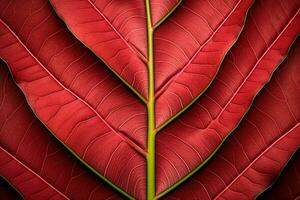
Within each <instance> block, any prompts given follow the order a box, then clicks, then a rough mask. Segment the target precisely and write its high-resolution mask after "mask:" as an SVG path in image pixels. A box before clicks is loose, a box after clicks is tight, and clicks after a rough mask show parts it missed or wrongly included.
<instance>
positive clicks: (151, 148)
mask: <svg viewBox="0 0 300 200" xmlns="http://www.w3.org/2000/svg"><path fill="white" fill-rule="evenodd" d="M145 1H146V2H145V3H146V17H147V43H148V101H147V114H148V131H147V133H148V140H147V152H148V154H147V161H146V162H147V199H148V200H152V199H155V133H156V130H155V99H154V98H155V97H154V92H155V91H154V90H155V89H154V88H155V86H154V57H153V31H154V28H153V25H152V19H151V9H150V0H145Z"/></svg>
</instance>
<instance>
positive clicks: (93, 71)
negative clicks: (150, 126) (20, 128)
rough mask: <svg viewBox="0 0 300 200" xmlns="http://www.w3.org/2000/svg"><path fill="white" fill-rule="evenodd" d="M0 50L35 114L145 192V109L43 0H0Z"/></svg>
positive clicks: (108, 171) (102, 168)
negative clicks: (9, 0) (8, 0)
mask: <svg viewBox="0 0 300 200" xmlns="http://www.w3.org/2000/svg"><path fill="white" fill-rule="evenodd" d="M0 13H1V16H2V17H1V21H0V55H1V56H2V57H3V58H4V59H5V60H6V61H7V63H8V64H9V67H10V69H11V71H12V74H13V75H14V78H15V80H16V82H17V83H18V85H19V87H20V88H21V89H22V91H23V92H24V93H25V96H26V98H27V100H28V102H29V104H30V106H31V107H32V108H33V110H34V112H35V113H36V114H37V116H38V117H39V118H40V119H41V120H42V122H43V123H44V124H45V125H46V126H47V127H48V128H49V129H50V130H51V131H52V132H53V133H54V134H55V136H56V137H57V138H58V139H59V140H60V141H62V142H63V143H64V144H65V145H67V146H68V147H69V148H71V149H72V151H74V153H76V154H77V155H78V156H79V157H80V158H81V159H82V160H83V161H84V162H86V163H88V164H89V165H90V166H91V167H92V168H94V169H95V171H97V172H98V173H100V174H101V175H103V176H105V177H106V178H107V179H109V180H110V181H112V182H113V183H114V184H115V185H117V186H119V187H121V188H122V189H123V190H125V191H127V192H128V193H130V194H132V195H134V196H136V197H139V198H143V197H144V195H145V159H144V156H145V149H144V148H145V146H146V131H145V130H146V111H145V107H144V106H143V105H142V103H141V102H140V101H139V100H138V99H137V98H135V96H134V95H133V94H132V93H131V92H130V91H129V90H128V89H127V88H126V87H125V86H124V85H123V84H122V82H120V81H119V80H118V79H117V78H115V77H114V76H113V74H112V73H111V72H109V71H108V70H106V69H105V67H103V65H102V64H101V63H100V62H99V61H98V59H97V58H96V57H95V56H93V55H91V53H90V52H89V51H88V50H86V49H85V48H84V47H83V46H82V45H81V44H80V43H79V42H78V41H76V39H75V38H74V37H72V35H71V34H69V33H68V32H67V31H66V30H65V28H64V27H63V26H62V23H61V22H60V21H59V20H58V19H57V17H56V16H55V15H54V13H53V10H52V9H51V6H50V5H49V4H48V2H45V1H44V0H36V1H33V2H31V3H28V1H26V0H24V1H13V2H7V1H2V2H1V3H0Z"/></svg>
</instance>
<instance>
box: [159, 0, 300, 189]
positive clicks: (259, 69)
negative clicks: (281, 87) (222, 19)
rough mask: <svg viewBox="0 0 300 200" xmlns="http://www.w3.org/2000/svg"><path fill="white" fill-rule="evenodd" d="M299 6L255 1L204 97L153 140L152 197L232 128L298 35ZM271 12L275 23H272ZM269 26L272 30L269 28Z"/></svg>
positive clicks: (203, 157)
mask: <svg viewBox="0 0 300 200" xmlns="http://www.w3.org/2000/svg"><path fill="white" fill-rule="evenodd" d="M299 3H300V2H299V1H298V0H294V1H289V2H286V3H284V5H281V4H274V3H273V1H272V0H261V1H257V2H256V4H254V6H253V7H252V9H251V10H250V13H249V19H248V20H247V23H246V25H245V28H244V30H243V32H242V34H241V36H240V38H239V40H238V42H237V43H236V44H235V46H234V47H233V48H232V49H231V50H230V52H229V54H228V56H227V57H226V58H225V60H224V63H223V65H222V67H221V69H220V72H219V74H218V75H217V76H216V78H215V80H214V82H213V83H212V84H211V86H210V87H209V89H208V90H207V92H206V93H205V94H204V95H203V96H202V97H200V99H199V100H198V101H197V102H196V103H195V105H194V106H193V107H192V108H190V109H189V110H188V111H187V112H186V113H185V114H184V115H183V116H182V117H181V118H179V119H178V121H176V122H174V123H173V124H171V125H170V126H169V127H167V128H166V129H165V130H163V131H162V132H161V133H159V134H158V136H157V139H156V141H157V154H156V156H157V157H156V158H157V159H156V163H157V165H156V171H157V174H156V178H157V193H158V194H159V193H160V192H162V191H164V190H166V189H167V188H168V187H170V186H171V185H173V184H175V183H176V182H177V181H179V180H181V179H182V177H184V176H186V175H187V174H189V173H191V172H193V170H194V169H195V168H197V167H198V168H199V165H200V167H201V163H203V162H205V161H206V160H207V159H208V158H209V157H210V156H211V155H212V153H213V152H214V151H215V150H216V149H217V147H218V146H219V145H220V144H221V142H222V141H223V140H224V139H225V138H226V137H227V136H228V135H229V133H230V132H231V131H232V130H233V129H234V128H235V127H236V126H237V125H238V123H239V122H240V120H241V118H242V117H243V116H244V114H245V113H246V112H247V110H248V109H249V106H250V104H251V102H252V100H253V98H254V97H255V95H256V94H257V93H258V91H259V90H260V89H261V88H262V87H263V86H264V84H266V82H267V81H268V80H269V78H270V76H271V75H272V73H273V71H274V70H275V69H276V67H277V65H278V64H279V63H280V62H281V61H282V60H283V58H284V57H285V56H286V53H287V50H288V48H289V46H290V45H291V44H292V42H293V41H294V40H295V37H296V35H297V34H298V33H299V32H300V26H299V24H300V13H299V11H300V9H299V8H300V4H299ZM283 8H284V9H283ZM271 12H272V13H276V14H277V15H278V16H280V17H278V18H276V19H275V18H273V17H272V15H269V13H271ZM286 13H290V15H287V14H286ZM279 19H280V20H279ZM274 20H276V24H277V26H276V27H273V26H272V27H270V24H273V22H274ZM174 147H176V148H174Z"/></svg>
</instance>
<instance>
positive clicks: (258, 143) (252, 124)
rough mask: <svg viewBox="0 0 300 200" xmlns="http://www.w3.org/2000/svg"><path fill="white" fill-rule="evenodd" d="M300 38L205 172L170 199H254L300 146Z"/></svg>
mask: <svg viewBox="0 0 300 200" xmlns="http://www.w3.org/2000/svg"><path fill="white" fill-rule="evenodd" d="M299 58H300V40H298V42H297V44H296V45H295V49H294V51H293V52H292V53H291V56H290V57H289V58H288V59H287V60H286V61H285V63H284V64H283V65H282V66H281V67H280V70H278V71H277V72H276V74H275V75H274V77H273V78H272V80H271V82H270V83H269V84H268V85H267V86H266V88H264V89H263V91H262V92H261V94H259V95H258V97H257V99H256V100H255V102H254V104H253V106H252V108H251V110H250V111H249V113H248V114H247V116H246V117H245V118H244V120H243V122H242V123H241V125H240V126H239V127H238V129H237V130H236V131H234V132H233V133H232V136H230V137H229V138H228V141H225V144H224V146H223V147H221V149H220V151H219V152H217V153H216V155H215V157H214V158H213V159H212V160H211V162H210V163H208V164H207V166H205V167H204V169H203V170H202V171H199V172H198V173H197V174H195V175H194V176H193V177H192V178H191V179H190V180H189V181H187V182H186V183H185V184H184V185H183V187H181V188H179V189H177V190H175V191H174V192H173V193H172V194H170V195H169V196H168V198H167V199H182V198H185V197H186V196H189V197H190V198H191V199H203V200H205V199H253V198H254V197H255V196H256V194H257V193H259V192H261V191H262V190H263V189H265V188H266V187H267V186H268V185H270V184H271V183H272V181H273V180H274V178H275V177H276V176H277V174H278V173H279V172H280V171H281V169H282V168H283V167H284V165H285V163H286V162H287V161H288V160H289V158H290V157H291V155H292V154H293V152H294V151H295V150H296V149H297V147H299V145H300V109H299V102H300V87H299V86H300V76H299V74H300V68H299V67H298V66H299Z"/></svg>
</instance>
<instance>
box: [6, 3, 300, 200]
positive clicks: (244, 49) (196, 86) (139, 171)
mask: <svg viewBox="0 0 300 200" xmlns="http://www.w3.org/2000/svg"><path fill="white" fill-rule="evenodd" d="M0 2H1V3H0V16H1V19H0V56H1V57H3V58H4V59H5V60H6V61H7V63H8V64H9V67H10V70H11V72H12V74H13V76H14V78H15V80H16V83H17V84H18V86H19V87H20V88H21V89H22V91H23V93H24V94H25V96H26V98H27V100H28V103H29V105H30V106H31V107H32V109H33V111H34V113H35V114H36V115H37V117H38V118H39V119H40V120H41V121H42V122H43V123H44V124H45V125H46V126H47V127H48V128H49V129H50V130H51V132H52V133H53V134H54V135H55V137H57V138H58V139H59V140H60V142H62V143H63V144H64V145H65V146H66V147H67V148H69V149H70V150H71V151H72V152H73V153H74V155H75V156H76V157H77V158H78V159H80V160H81V161H82V162H84V163H85V164H86V165H88V166H89V167H90V169H91V170H92V171H93V172H95V173H96V174H97V175H98V176H100V177H101V178H103V179H104V180H105V181H107V182H109V183H110V184H111V185H112V186H113V187H115V188H116V189H117V190H119V191H121V192H122V193H123V194H124V195H125V196H127V197H135V198H138V199H146V198H148V199H155V198H156V197H155V196H159V197H160V196H162V195H164V194H166V193H167V192H168V191H170V190H172V189H173V188H174V187H175V186H176V185H178V184H180V183H181V182H182V181H184V180H186V179H187V178H188V177H189V176H191V175H192V174H193V173H195V172H196V171H197V170H198V169H199V168H201V167H202V165H203V164H204V163H206V162H207V161H208V159H210V158H211V157H212V156H213V155H214V153H215V151H216V150H217V149H218V148H219V147H220V145H221V144H222V143H223V141H224V139H225V138H226V137H227V136H228V135H229V134H230V132H231V131H233V129H235V128H236V127H237V126H238V124H239V122H240V121H241V119H242V118H243V117H244V114H245V113H246V112H247V110H248V109H249V107H250V105H251V103H252V100H253V98H254V97H255V96H256V94H257V93H258V92H259V90H260V89H261V88H262V87H263V86H264V85H265V84H266V82H267V81H268V80H269V79H270V77H271V75H272V73H273V71H274V70H275V69H276V67H277V65H278V64H280V62H281V61H282V60H283V58H284V57H285V56H286V53H287V51H288V48H289V47H290V45H291V44H292V42H293V41H294V39H295V37H296V35H297V34H299V32H300V26H299V24H300V14H299V8H300V2H299V1H298V0H289V1H285V2H281V1H279V2H278V3H274V1H272V0H258V1H256V3H255V4H254V6H253V7H252V9H251V12H250V13H249V15H248V18H247V22H246V25H245V29H244V30H243V32H242V34H241V36H240V37H239V40H238V41H237V43H236V44H235V46H234V48H233V49H232V50H230V52H229V54H228V55H227V57H226V58H225V59H224V62H223V64H222V66H221V68H220V72H219V73H218V75H217V76H216V77H215V75H216V73H217V71H218V67H219V65H220V63H221V62H222V59H223V57H224V55H225V54H226V52H227V51H228V49H229V48H230V47H231V45H233V43H234V42H235V41H236V40H237V38H238V35H239V33H240V31H241V29H242V27H243V24H244V20H245V16H246V13H247V10H248V8H249V7H250V5H251V2H252V1H251V0H226V1H224V0H214V1H212V0H201V1H197V0H186V1H182V2H179V1H177V0H174V1H173V0H170V1H168V2H167V1H154V0H153V1H150V0H145V1H138V0H129V1H128V2H127V1H126V2H125V1H119V0H112V1H111V0H101V1H97V0H96V1H92V0H80V1H79V0H73V1H64V0H60V1H57V0H53V2H52V3H53V6H54V7H55V8H56V10H57V13H58V14H59V15H60V16H61V17H62V18H63V20H64V21H65V22H66V24H67V25H68V26H69V27H70V29H71V30H72V31H74V34H75V35H76V36H77V37H78V38H80V39H82V41H83V43H84V44H86V45H87V46H89V47H90V49H91V50H92V51H94V52H95V53H96V54H97V55H99V57H101V58H102V59H103V60H104V62H105V63H106V64H107V65H109V66H108V67H110V68H111V69H112V71H113V72H114V73H116V74H117V75H118V76H119V77H120V78H121V80H119V79H118V78H117V77H115V76H114V74H113V72H111V71H110V70H109V69H107V68H106V66H105V65H104V64H103V63H101V62H100V61H99V59H98V58H97V57H96V56H95V55H94V54H93V53H91V52H90V51H89V50H88V49H87V48H85V46H83V45H81V44H80V41H78V40H76V38H74V37H73V36H72V34H71V33H70V32H69V31H68V30H67V28H66V27H65V24H62V22H61V21H60V20H59V19H58V18H57V16H56V15H55V12H54V11H53V10H52V7H51V6H50V4H48V2H46V1H44V0H33V1H29V2H28V1H26V0H18V1H9V2H7V1H4V0H3V1H2V0H0ZM162 8H165V10H164V11H162ZM175 8H176V10H175ZM270 13H276V15H275V16H274V15H271V14H270ZM151 16H152V17H153V19H151ZM165 16H167V18H166V17H165ZM214 78H215V79H214ZM213 79H214V81H213V82H212V80H213ZM122 81H123V82H125V84H127V86H129V88H127V87H126V85H125V84H123V83H122ZM211 82H212V83H211ZM210 84H211V85H210ZM208 86H210V87H209V89H208V90H207V91H206V92H205V90H206V89H207V87H208ZM130 89H131V90H132V91H133V92H134V93H135V94H134V93H133V92H132V91H130ZM203 92H205V94H204V95H202V96H201V97H200V98H199V99H198V97H199V96H200V95H201V94H202V93H203ZM136 95H137V96H138V97H139V98H140V100H141V101H140V100H139V99H138V97H137V96H136ZM197 99H198V100H197ZM196 100H197V101H196ZM194 102H195V105H194V106H193V107H192V108H190V109H189V110H188V111H187V112H185V114H184V115H183V116H180V118H179V119H178V120H177V121H176V122H174V123H172V124H170V123H171V121H172V120H174V119H175V118H176V117H177V116H179V114H181V113H182V112H183V111H184V110H186V109H187V107H188V106H189V105H191V104H192V103H194ZM2 119H5V118H2ZM19 121H23V120H19ZM25 121H26V120H25ZM169 124H170V126H168V127H166V126H167V125H169ZM284 125H286V124H284ZM248 139H249V138H248ZM156 142H157V143H156ZM248 142H249V141H248ZM250 142H251V141H250ZM255 150H257V149H254V150H253V149H252V151H250V152H249V154H250V153H251V155H252V154H254V153H256V151H255ZM238 167H242V165H241V166H240V165H239V166H238ZM220 173H221V172H220ZM246 189H247V188H244V190H245V191H246ZM245 191H243V192H245ZM246 193H247V191H246Z"/></svg>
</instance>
